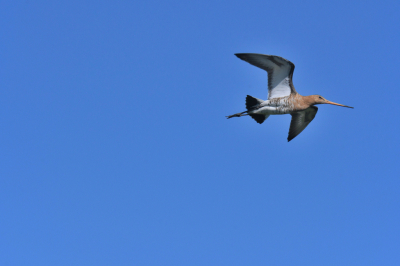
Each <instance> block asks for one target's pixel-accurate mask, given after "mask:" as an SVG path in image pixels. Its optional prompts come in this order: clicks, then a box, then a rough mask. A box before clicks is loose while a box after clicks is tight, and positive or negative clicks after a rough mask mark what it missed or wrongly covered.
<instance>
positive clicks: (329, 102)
mask: <svg viewBox="0 0 400 266" xmlns="http://www.w3.org/2000/svg"><path fill="white" fill-rule="evenodd" d="M325 103H328V104H333V105H337V106H342V107H347V108H353V109H354V107H351V106H347V105H343V104H339V103H334V102H331V101H328V100H326V101H325Z"/></svg>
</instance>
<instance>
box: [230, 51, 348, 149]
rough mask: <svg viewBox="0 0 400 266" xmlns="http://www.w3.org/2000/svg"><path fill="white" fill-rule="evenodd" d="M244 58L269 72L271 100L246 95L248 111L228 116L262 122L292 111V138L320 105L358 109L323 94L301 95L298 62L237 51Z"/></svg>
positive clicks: (290, 129) (289, 137)
mask: <svg viewBox="0 0 400 266" xmlns="http://www.w3.org/2000/svg"><path fill="white" fill-rule="evenodd" d="M235 55H236V56H237V57H239V58H240V59H242V60H244V61H246V62H248V63H250V64H252V65H254V66H256V67H259V68H262V69H264V70H266V71H267V72H268V92H269V93H268V100H266V101H264V100H261V99H257V98H254V97H252V96H250V95H247V97H246V108H247V111H244V112H241V113H237V114H233V115H230V116H227V117H228V119H229V118H232V117H240V116H245V115H249V116H251V117H252V118H253V119H254V120H256V121H257V123H259V124H262V123H263V122H264V121H265V119H267V118H268V117H269V116H270V115H282V114H291V116H292V121H291V122H290V128H289V136H288V138H287V140H288V141H291V140H292V139H294V138H295V137H296V136H297V135H299V134H300V133H301V132H302V131H303V130H304V129H305V128H306V127H307V126H308V124H310V122H311V121H312V120H313V119H314V117H315V115H316V114H317V111H318V107H316V106H315V105H316V104H325V103H328V104H333V105H338V106H343V107H348V108H354V107H350V106H347V105H343V104H338V103H334V102H331V101H328V100H326V99H325V98H323V97H322V96H320V95H310V96H301V95H300V94H298V93H297V92H296V90H295V88H294V86H293V82H292V77H293V71H294V64H293V63H292V62H290V61H289V60H286V59H285V58H282V57H280V56H275V55H264V54H235Z"/></svg>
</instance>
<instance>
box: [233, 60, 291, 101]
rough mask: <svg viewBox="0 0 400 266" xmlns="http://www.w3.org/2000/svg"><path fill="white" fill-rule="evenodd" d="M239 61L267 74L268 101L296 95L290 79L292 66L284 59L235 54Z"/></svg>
mask: <svg viewBox="0 0 400 266" xmlns="http://www.w3.org/2000/svg"><path fill="white" fill-rule="evenodd" d="M235 55H236V56H237V57H239V58H240V59H242V60H244V61H246V62H248V63H250V64H252V65H254V66H256V67H259V68H262V69H264V70H266V71H267V72H268V91H269V95H268V99H272V98H279V97H285V96H289V95H290V94H291V93H293V94H296V93H297V92H296V90H295V88H294V86H293V82H292V77H293V71H294V64H293V63H292V62H290V61H289V60H286V59H285V58H282V57H280V56H276V55H265V54H235Z"/></svg>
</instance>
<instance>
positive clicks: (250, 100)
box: [227, 95, 268, 124]
mask: <svg viewBox="0 0 400 266" xmlns="http://www.w3.org/2000/svg"><path fill="white" fill-rule="evenodd" d="M262 102H263V100H261V99H258V98H254V97H252V96H250V95H247V97H246V109H247V111H244V112H241V113H237V114H233V115H230V116H227V118H228V119H229V118H232V117H241V116H245V115H249V116H251V117H252V118H253V119H254V120H256V122H257V123H259V124H262V123H263V122H264V121H265V119H267V117H268V116H265V115H260V114H247V113H248V112H249V111H252V110H254V109H256V108H257V106H258V105H259V104H260V103H262Z"/></svg>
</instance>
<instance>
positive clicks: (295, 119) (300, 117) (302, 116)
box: [288, 106, 318, 141]
mask: <svg viewBox="0 0 400 266" xmlns="http://www.w3.org/2000/svg"><path fill="white" fill-rule="evenodd" d="M317 111H318V107H316V106H310V107H308V108H307V109H306V110H304V111H300V112H295V113H291V115H292V121H291V122H290V128H289V136H288V141H291V140H292V139H294V138H295V137H296V136H297V135H299V134H300V133H301V132H302V131H303V130H304V129H305V128H306V127H307V126H308V124H310V123H311V121H312V120H313V119H314V117H315V115H316V114H317Z"/></svg>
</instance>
